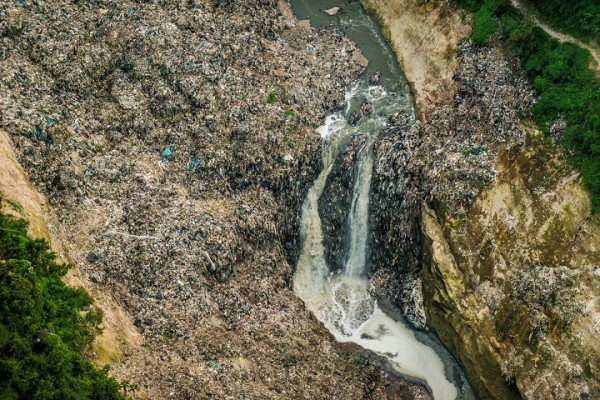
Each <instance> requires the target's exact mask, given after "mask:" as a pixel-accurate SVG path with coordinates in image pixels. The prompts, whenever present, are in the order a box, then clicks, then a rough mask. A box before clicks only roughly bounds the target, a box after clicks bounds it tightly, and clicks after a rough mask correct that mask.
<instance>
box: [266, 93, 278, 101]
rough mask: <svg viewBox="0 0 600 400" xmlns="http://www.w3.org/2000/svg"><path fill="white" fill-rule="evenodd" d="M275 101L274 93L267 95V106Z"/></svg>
mask: <svg viewBox="0 0 600 400" xmlns="http://www.w3.org/2000/svg"><path fill="white" fill-rule="evenodd" d="M276 101H277V95H276V94H275V92H271V93H269V95H268V96H267V104H274V103H275V102H276Z"/></svg>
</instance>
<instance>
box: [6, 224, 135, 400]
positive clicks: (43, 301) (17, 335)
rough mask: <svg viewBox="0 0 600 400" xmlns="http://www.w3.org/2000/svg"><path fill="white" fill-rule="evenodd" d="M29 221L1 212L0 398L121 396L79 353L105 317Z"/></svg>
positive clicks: (113, 382)
mask: <svg viewBox="0 0 600 400" xmlns="http://www.w3.org/2000/svg"><path fill="white" fill-rule="evenodd" d="M66 271H67V267H66V266H65V265H60V264H58V263H56V261H55V255H54V254H53V253H52V252H51V251H50V250H49V247H48V244H47V242H45V241H43V240H39V239H31V238H29V237H28V236H27V222H26V221H24V220H22V219H16V218H14V217H12V216H10V215H6V214H0V398H2V399H121V398H123V396H122V395H121V393H120V390H121V386H122V385H121V384H119V383H118V382H117V381H116V380H114V379H113V378H111V377H109V376H108V370H107V369H103V370H97V369H95V368H94V366H93V365H92V364H91V362H90V361H89V360H87V359H86V358H84V357H83V356H82V355H81V351H83V350H85V349H86V348H88V347H89V346H90V345H91V343H92V341H93V339H94V336H95V335H96V334H97V333H98V331H97V326H98V324H99V323H100V320H101V318H102V316H101V315H100V313H98V312H96V311H94V310H93V309H92V308H90V306H91V304H92V300H91V298H90V297H89V295H88V294H87V293H86V292H85V291H84V290H83V289H74V288H71V287H68V286H66V285H65V284H64V283H63V282H62V280H61V278H62V277H63V276H64V274H65V273H66Z"/></svg>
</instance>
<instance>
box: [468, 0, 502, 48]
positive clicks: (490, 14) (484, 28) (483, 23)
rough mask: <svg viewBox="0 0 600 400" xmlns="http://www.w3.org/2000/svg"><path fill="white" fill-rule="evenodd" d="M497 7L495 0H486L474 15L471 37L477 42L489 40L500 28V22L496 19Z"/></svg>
mask: <svg viewBox="0 0 600 400" xmlns="http://www.w3.org/2000/svg"><path fill="white" fill-rule="evenodd" d="M497 8H498V7H497V5H496V3H494V1H493V0H486V1H485V2H484V4H483V6H482V7H481V8H480V9H479V10H478V11H477V13H476V14H475V17H473V35H472V36H471V38H472V39H473V40H474V41H475V42H483V41H485V40H487V38H489V37H490V36H492V34H493V33H494V32H496V29H498V23H497V22H496V20H495V19H494V15H495V13H496V9H497Z"/></svg>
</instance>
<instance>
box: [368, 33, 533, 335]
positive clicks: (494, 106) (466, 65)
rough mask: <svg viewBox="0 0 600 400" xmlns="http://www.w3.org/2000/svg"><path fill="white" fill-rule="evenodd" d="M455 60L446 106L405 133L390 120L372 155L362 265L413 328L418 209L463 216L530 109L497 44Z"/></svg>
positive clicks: (518, 139)
mask: <svg viewBox="0 0 600 400" xmlns="http://www.w3.org/2000/svg"><path fill="white" fill-rule="evenodd" d="M458 59H459V67H458V69H457V71H456V74H455V77H454V79H455V81H456V83H457V86H458V89H457V93H456V95H455V96H454V101H453V103H452V104H450V105H447V106H444V107H440V108H438V109H436V110H435V111H433V112H432V113H431V114H430V116H429V117H428V119H427V121H418V122H417V123H415V124H414V125H413V126H412V127H407V126H406V124H405V123H404V120H403V118H396V119H395V120H392V121H391V125H390V127H389V128H388V130H387V132H386V133H385V135H384V136H383V138H382V139H381V140H380V141H379V143H377V144H376V147H375V154H376V155H375V173H374V176H373V184H372V185H373V186H372V200H371V207H372V212H371V219H372V221H371V227H372V231H371V242H370V243H371V245H370V248H371V252H370V262H371V265H373V270H374V271H377V270H379V272H374V273H375V274H379V275H381V276H379V277H377V278H376V279H377V280H378V281H381V282H382V283H381V284H383V282H388V283H387V285H389V286H390V290H389V291H390V293H389V295H390V296H391V297H392V298H394V300H395V302H396V303H397V305H399V306H401V307H402V309H403V310H404V313H405V315H406V317H407V319H408V320H409V321H411V322H412V323H413V324H414V325H415V326H417V327H420V328H423V327H425V314H424V310H423V306H422V289H421V286H422V285H421V281H420V268H421V265H422V249H423V245H422V243H421V242H420V238H421V233H420V232H421V222H420V215H421V204H422V202H427V203H428V204H430V205H432V206H433V207H434V208H435V209H436V210H439V211H440V212H441V213H443V214H444V215H446V216H452V215H462V214H464V212H465V210H466V209H467V208H468V206H469V205H470V204H471V202H472V200H473V199H474V198H475V196H476V195H477V193H479V191H480V190H481V189H482V188H483V187H484V186H486V185H487V184H488V183H490V182H491V181H492V180H493V179H494V177H495V174H496V171H495V163H496V160H497V157H498V155H499V154H500V153H506V154H511V153H514V152H515V151H516V152H518V151H519V149H522V148H523V147H524V145H525V136H526V135H525V132H524V130H523V128H522V127H521V125H520V124H519V122H520V117H521V116H523V115H527V114H528V112H529V110H530V108H531V107H532V105H533V104H534V102H535V95H534V92H533V90H532V89H531V87H530V85H529V84H528V83H527V80H526V78H525V77H524V76H522V73H521V72H520V71H515V70H514V69H513V68H512V64H511V59H510V57H509V56H508V55H507V54H506V53H505V52H504V50H503V49H502V48H501V47H500V46H499V45H498V44H497V43H496V44H495V45H490V46H476V45H474V44H472V43H471V42H465V43H463V44H462V45H461V46H460V47H459V48H458ZM382 267H383V268H384V269H381V268H382ZM384 276H386V277H385V279H384ZM398 283H399V284H398ZM393 286H396V288H395V289H392V287H393Z"/></svg>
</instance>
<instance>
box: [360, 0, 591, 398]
mask: <svg viewBox="0 0 600 400" xmlns="http://www.w3.org/2000/svg"><path fill="white" fill-rule="evenodd" d="M366 3H367V4H369V5H370V6H371V7H373V9H374V11H375V12H376V14H378V15H379V16H380V21H381V23H382V24H384V26H385V27H387V30H388V32H391V31H393V29H394V26H397V28H396V31H397V32H399V33H398V35H397V36H396V39H395V40H394V38H391V39H392V44H393V45H394V47H395V49H396V51H397V53H398V54H399V58H400V59H401V60H402V59H403V58H407V57H408V56H410V50H407V49H406V48H403V46H402V43H403V40H410V39H409V37H410V36H414V37H430V36H435V32H438V31H439V30H444V29H448V25H447V24H446V23H443V22H442V20H441V19H439V20H437V21H438V22H436V21H433V22H431V20H428V19H427V18H423V19H422V21H423V23H422V24H412V25H404V24H402V23H401V22H399V21H402V17H398V15H399V14H401V13H407V14H409V15H410V14H415V13H419V12H421V10H422V9H423V7H429V8H431V9H433V10H434V11H432V12H431V14H432V15H437V14H439V15H449V14H453V13H454V15H455V16H454V17H449V18H450V19H451V20H452V18H456V15H457V11H456V10H453V9H452V8H450V7H449V6H447V5H446V4H445V3H443V2H425V4H423V5H418V4H416V3H415V4H412V5H411V4H409V2H385V3H386V4H383V3H384V2H380V3H378V2H376V1H367V2H366ZM392 3H394V4H392ZM419 4H420V3H419ZM428 15H429V14H428ZM428 21H430V22H428ZM436 25H437V26H436ZM400 26H404V29H399V27H400ZM442 37H447V36H442ZM456 39H457V40H455V41H453V42H450V43H449V44H448V45H449V51H448V53H447V54H453V52H454V50H456V61H454V59H452V58H447V57H446V56H442V55H441V53H440V52H439V51H436V49H435V48H430V47H429V46H427V45H424V46H423V47H421V48H420V49H419V51H418V52H417V54H415V57H416V58H427V59H430V60H432V62H433V64H435V65H445V67H440V68H447V71H449V72H448V73H447V74H446V75H445V76H446V78H444V77H443V76H438V77H436V76H435V74H430V75H429V81H428V84H429V85H430V86H431V87H433V88H435V87H437V88H438V89H439V90H441V89H442V88H445V89H447V88H449V87H451V88H452V90H451V91H450V92H447V93H448V97H445V98H444V99H441V102H442V104H441V105H438V106H437V107H435V108H434V109H433V110H432V111H430V112H429V113H428V116H427V117H426V118H423V119H422V121H420V122H418V123H417V124H416V125H415V126H413V127H412V128H411V129H410V130H406V129H403V128H402V127H394V126H392V127H390V129H389V131H388V135H387V137H385V138H384V139H383V140H381V142H380V144H379V146H378V147H377V149H376V150H377V153H376V154H377V164H376V174H377V175H376V177H374V181H373V182H374V183H373V185H374V186H373V195H374V199H373V209H374V210H373V213H374V217H373V218H375V219H376V220H377V221H381V222H380V224H379V231H375V232H373V237H374V238H375V239H374V243H376V244H377V243H379V244H380V247H376V249H377V250H381V254H382V255H380V256H379V258H376V259H374V260H375V261H374V262H375V263H376V267H378V268H380V269H379V271H391V273H392V274H395V275H396V276H397V282H396V286H400V287H401V288H403V289H404V290H403V291H401V290H398V289H395V291H394V289H390V290H391V291H392V293H397V294H398V293H403V295H402V296H398V298H397V299H396V301H397V304H399V305H400V306H402V307H403V308H404V310H405V313H408V314H409V315H408V316H409V320H411V321H413V323H415V324H416V325H419V324H420V323H422V322H423V321H425V320H426V321H427V326H429V327H430V328H431V329H433V330H434V331H436V332H437V333H438V335H439V336H440V338H441V339H442V341H443V342H444V343H445V344H446V345H447V346H448V347H449V348H450V349H451V350H452V351H453V353H454V354H455V355H456V357H457V358H458V359H459V360H460V362H461V363H462V364H463V366H464V367H465V369H466V371H467V373H468V376H469V379H470V382H471V384H472V386H473V387H474V389H475V390H476V392H477V393H478V395H479V397H480V398H485V399H512V398H526V399H542V398H543V399H574V398H597V397H599V396H600V392H599V390H600V388H599V386H598V382H599V379H598V373H599V369H598V366H599V361H600V357H599V353H598V343H597V341H594V339H593V338H594V337H595V336H596V335H597V329H598V321H599V314H598V312H599V311H600V308H599V304H598V285H599V284H600V274H599V273H598V267H597V265H598V264H599V262H600V253H598V250H597V249H598V248H599V247H598V239H599V234H598V233H599V232H600V228H599V225H598V221H597V217H595V216H593V215H592V214H591V206H590V201H589V196H588V194H587V193H586V191H585V190H584V189H583V187H582V185H581V182H580V180H579V176H578V174H577V173H576V172H575V171H573V168H572V167H570V166H569V164H568V163H567V162H566V161H565V158H566V156H565V154H564V153H563V151H562V150H561V148H560V146H559V145H557V143H558V141H559V137H560V132H561V126H560V123H558V124H556V125H555V126H554V127H553V128H552V129H551V130H550V131H549V132H546V133H544V134H542V133H540V132H537V131H536V130H535V129H533V128H529V127H527V122H526V121H527V120H526V117H527V115H528V110H529V108H530V107H531V106H532V104H534V102H535V94H534V93H533V92H532V90H531V88H530V87H529V85H528V84H527V83H526V80H525V79H524V78H523V76H522V72H521V71H519V70H518V69H515V68H514V67H513V66H515V65H518V63H517V62H515V60H513V59H511V56H510V55H508V54H506V52H505V51H504V50H503V48H502V45H501V43H500V42H499V41H497V40H496V39H495V38H493V39H492V40H491V41H488V42H487V43H486V44H483V45H480V46H473V45H470V44H469V43H468V42H467V43H464V44H461V45H459V44H458V39H460V38H458V37H457V38H456ZM423 43H427V42H426V41H423ZM409 47H410V46H409ZM407 52H408V53H407ZM421 53H425V55H423V54H421ZM403 54H404V56H403ZM405 72H406V74H407V78H408V79H409V80H410V81H415V80H417V78H415V77H413V76H411V74H412V72H411V68H405ZM417 76H418V74H417ZM449 76H452V77H453V83H452V85H450V86H449V85H448V80H447V77H449ZM415 89H416V90H415V91H416V95H417V97H418V96H420V91H419V89H418V86H417V85H415ZM421 91H422V89H421ZM434 92H435V90H434ZM417 103H418V101H417ZM523 121H525V122H523ZM419 229H420V230H421V231H422V234H421V235H416V236H415V235H414V234H413V232H415V230H419ZM419 236H420V239H419ZM377 250H374V251H377ZM376 275H383V276H385V275H386V272H377V273H376ZM420 279H422V283H421V282H420ZM407 287H408V288H409V290H408V291H407V290H406V288H407ZM421 288H422V290H423V292H422V293H421V290H420V289H421ZM421 295H422V297H423V299H424V307H423V308H421V309H419V298H420V297H421Z"/></svg>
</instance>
